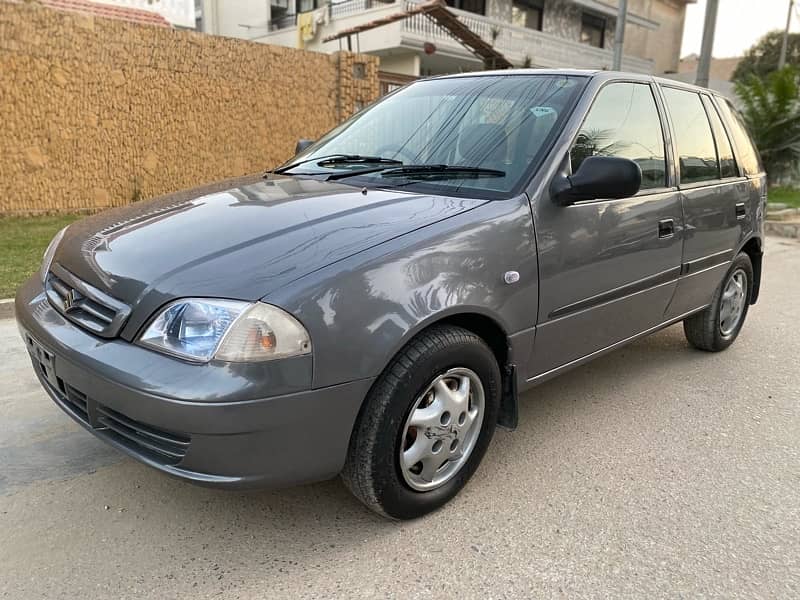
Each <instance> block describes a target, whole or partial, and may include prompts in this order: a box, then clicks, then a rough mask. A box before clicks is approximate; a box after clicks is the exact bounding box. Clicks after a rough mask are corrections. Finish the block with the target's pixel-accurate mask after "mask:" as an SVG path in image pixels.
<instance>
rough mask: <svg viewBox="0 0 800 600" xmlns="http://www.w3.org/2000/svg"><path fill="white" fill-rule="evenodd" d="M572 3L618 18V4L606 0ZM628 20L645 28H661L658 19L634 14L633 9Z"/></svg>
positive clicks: (574, 0) (574, 1)
mask: <svg viewBox="0 0 800 600" xmlns="http://www.w3.org/2000/svg"><path fill="white" fill-rule="evenodd" d="M572 3H573V4H577V5H578V6H582V7H584V8H586V9H588V10H591V11H592V12H596V13H599V14H601V15H605V16H607V17H613V18H615V19H616V18H617V14H618V12H619V11H618V9H617V7H616V6H612V5H610V4H606V3H605V2H600V0H572ZM626 22H627V23H630V24H631V25H638V26H639V27H644V28H645V29H651V30H655V29H658V28H659V24H658V22H657V21H651V20H650V19H647V18H645V17H642V16H639V15H636V14H633V13H632V12H631V11H628V16H627V17H626Z"/></svg>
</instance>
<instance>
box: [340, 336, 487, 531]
mask: <svg viewBox="0 0 800 600" xmlns="http://www.w3.org/2000/svg"><path fill="white" fill-rule="evenodd" d="M500 390H501V379H500V369H499V367H498V365H497V360H496V359H495V356H494V353H493V352H492V351H491V349H490V348H489V347H488V346H487V345H486V342H484V341H483V340H482V339H481V338H480V337H478V336H477V335H475V334H474V333H472V332H471V331H467V330H466V329H462V328H460V327H454V326H449V325H440V326H434V327H432V328H431V329H428V330H426V331H423V332H422V333H421V334H419V335H417V336H416V337H415V338H414V339H412V340H411V341H410V342H409V343H408V344H407V345H406V346H405V347H404V348H403V349H402V350H401V351H400V352H399V353H398V354H397V356H395V358H394V359H393V360H392V362H391V363H390V364H389V366H388V367H386V369H385V370H384V372H383V373H382V374H381V375H380V377H378V379H377V380H376V382H375V384H374V385H373V387H372V389H371V390H370V393H369V394H368V395H367V398H366V400H365V401H364V406H363V407H362V409H361V413H360V414H359V417H358V421H357V422H356V425H355V428H354V430H353V435H352V436H351V438H350V447H349V449H348V453H347V460H346V462H345V466H344V469H343V471H342V479H343V480H344V482H345V485H347V487H348V488H349V489H350V491H351V492H353V494H354V495H355V496H356V497H357V498H358V499H359V500H361V501H362V502H363V503H364V504H366V505H367V507H369V508H370V509H372V510H374V511H375V512H378V513H380V514H382V515H384V516H387V517H390V518H393V519H413V518H415V517H420V516H422V515H424V514H426V513H429V512H431V511H433V510H435V509H437V508H439V507H440V506H442V505H443V504H445V503H446V502H448V501H449V500H450V499H451V498H452V497H453V496H455V495H456V494H457V493H458V492H459V490H461V488H462V487H464V485H465V484H466V483H467V481H468V480H469V478H470V477H471V476H472V474H473V473H474V472H475V470H476V469H477V468H478V464H479V463H480V461H481V459H482V458H483V455H484V453H485V452H486V448H487V447H488V446H489V442H490V441H491V439H492V435H493V434H494V429H495V423H496V422H497V413H498V410H499V406H500Z"/></svg>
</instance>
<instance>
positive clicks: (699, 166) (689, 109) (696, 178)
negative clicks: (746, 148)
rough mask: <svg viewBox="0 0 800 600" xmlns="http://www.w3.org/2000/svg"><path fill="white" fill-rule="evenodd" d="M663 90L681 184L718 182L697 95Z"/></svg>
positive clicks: (712, 147)
mask: <svg viewBox="0 0 800 600" xmlns="http://www.w3.org/2000/svg"><path fill="white" fill-rule="evenodd" d="M663 90H664V99H665V100H666V103H667V110H669V114H670V118H671V119H672V127H673V128H674V129H675V144H676V146H677V149H678V160H679V165H680V181H681V183H697V182H700V181H711V180H713V179H719V162H718V161H717V149H716V147H715V145H714V136H713V135H712V134H711V125H710V124H709V122H708V116H707V115H706V111H705V108H703V103H702V101H701V100H700V95H699V94H696V93H695V92H689V91H686V90H678V89H675V88H670V87H665V88H663Z"/></svg>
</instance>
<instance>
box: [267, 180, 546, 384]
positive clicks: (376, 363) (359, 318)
mask: <svg viewBox="0 0 800 600" xmlns="http://www.w3.org/2000/svg"><path fill="white" fill-rule="evenodd" d="M535 243H536V242H535V236H534V233H533V223H532V221H531V213H530V207H529V204H528V200H527V197H526V196H524V195H523V196H519V197H517V198H513V199H509V200H497V201H492V202H487V203H486V204H483V205H481V206H479V207H477V208H475V209H472V210H470V211H467V212H464V213H461V214H459V215H456V216H454V217H451V218H448V219H445V220H443V221H439V222H437V223H434V224H432V225H429V226H426V227H423V228H420V229H417V230H416V231H413V232H411V233H408V234H406V235H403V236H401V237H398V238H395V239H394V240H391V241H388V242H386V243H384V244H381V245H380V246H376V247H374V248H371V249H370V250H367V251H364V252H362V253H360V254H358V255H356V256H352V257H350V258H348V259H346V260H343V261H340V262H338V263H335V264H333V265H329V266H328V267H326V268H324V269H321V270H319V271H316V272H315V273H311V274H309V275H307V276H305V277H303V278H301V279H298V280H296V281H294V282H292V283H291V284H290V285H287V286H285V287H284V288H282V289H280V290H277V291H275V292H273V293H271V294H269V295H268V296H267V297H265V298H264V300H265V301H266V302H269V303H271V304H275V305H278V306H281V307H283V308H284V309H286V310H288V311H289V312H291V313H292V314H294V315H295V316H296V317H297V318H298V319H299V320H300V321H301V322H302V323H303V324H304V325H305V327H306V328H307V329H308V331H309V334H310V335H311V341H312V346H313V356H314V375H313V386H314V387H324V386H329V385H334V384H336V383H341V382H346V381H354V380H357V379H362V378H367V377H375V376H377V375H378V374H380V372H381V371H382V370H383V369H384V367H385V366H386V365H387V364H388V362H389V361H390V360H391V358H392V357H393V356H394V355H395V354H396V353H397V352H398V351H399V350H400V348H402V347H403V346H404V345H405V344H406V343H407V342H408V340H409V339H410V338H411V337H413V336H414V335H416V334H417V333H418V332H419V331H421V330H422V329H424V328H425V327H427V326H429V325H431V324H433V323H435V322H437V321H439V320H441V319H443V318H446V317H449V316H452V315H455V314H460V313H477V314H481V315H484V316H486V317H489V318H491V319H493V320H494V321H495V322H496V323H497V324H498V325H499V326H500V327H501V328H502V329H503V330H504V331H505V332H506V333H507V334H508V335H509V336H510V335H513V334H514V333H516V332H519V331H522V330H525V329H529V328H531V327H533V325H534V324H535V319H536V313H537V303H538V288H537V286H538V271H537V260H536V247H535ZM508 271H517V272H518V273H519V275H520V277H519V281H518V282H517V283H514V284H507V283H505V281H504V275H505V273H506V272H508Z"/></svg>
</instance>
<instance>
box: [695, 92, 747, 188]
mask: <svg viewBox="0 0 800 600" xmlns="http://www.w3.org/2000/svg"><path fill="white" fill-rule="evenodd" d="M703 104H704V105H705V107H706V112H707V113H708V118H709V119H710V120H711V129H712V130H713V131H714V140H715V141H716V142H717V155H718V156H719V172H720V176H721V177H722V178H723V179H725V178H726V177H738V175H739V169H737V168H736V160H734V158H733V148H732V147H731V141H730V139H728V134H727V133H726V132H725V127H723V125H722V120H721V119H720V118H719V114H718V113H717V109H716V108H714V104H713V103H712V102H711V99H710V98H708V96H703Z"/></svg>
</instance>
